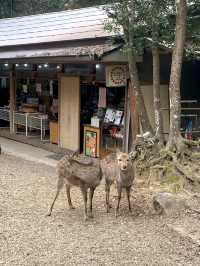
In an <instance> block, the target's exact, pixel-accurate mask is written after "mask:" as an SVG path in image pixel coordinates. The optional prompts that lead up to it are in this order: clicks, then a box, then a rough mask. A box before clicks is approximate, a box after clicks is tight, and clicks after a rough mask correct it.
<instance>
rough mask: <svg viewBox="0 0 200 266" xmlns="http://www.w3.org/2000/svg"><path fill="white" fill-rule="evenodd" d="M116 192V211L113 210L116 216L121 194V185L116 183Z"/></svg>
mask: <svg viewBox="0 0 200 266" xmlns="http://www.w3.org/2000/svg"><path fill="white" fill-rule="evenodd" d="M117 192H118V199H117V207H116V211H115V216H116V217H117V216H118V213H119V204H120V201H121V195H122V187H121V186H120V185H117Z"/></svg>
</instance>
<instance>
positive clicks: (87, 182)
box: [48, 155, 102, 220]
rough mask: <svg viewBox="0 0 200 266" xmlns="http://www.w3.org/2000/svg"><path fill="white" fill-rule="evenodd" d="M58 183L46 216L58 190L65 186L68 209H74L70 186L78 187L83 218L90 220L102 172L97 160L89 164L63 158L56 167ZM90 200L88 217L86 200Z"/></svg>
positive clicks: (68, 157) (70, 158) (71, 157)
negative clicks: (82, 205)
mask: <svg viewBox="0 0 200 266" xmlns="http://www.w3.org/2000/svg"><path fill="white" fill-rule="evenodd" d="M57 172H58V182H57V191H56V195H55V198H54V200H53V203H52V205H51V207H50V210H49V213H48V216H50V215H51V213H52V210H53V206H54V204H55V201H56V199H57V197H58V195H59V193H60V190H61V189H62V188H63V186H64V185H66V192H67V199H68V203H69V208H70V209H74V207H73V205H72V201H71V196H70V189H71V187H72V186H78V187H80V189H81V192H82V195H83V200H84V206H85V211H84V217H85V220H87V219H88V218H89V217H90V218H92V217H93V215H92V200H93V195H94V191H95V189H96V187H97V186H98V185H99V184H100V182H101V179H102V172H101V167H100V163H99V161H98V160H95V161H94V160H91V161H90V162H87V163H86V162H85V163H83V162H80V161H78V160H77V159H75V158H74V155H72V156H65V157H63V158H62V159H61V160H60V161H59V163H58V166H57ZM88 189H89V190H90V192H89V200H90V206H89V207H90V214H89V215H88V210H87V198H88Z"/></svg>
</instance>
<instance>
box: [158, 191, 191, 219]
mask: <svg viewBox="0 0 200 266" xmlns="http://www.w3.org/2000/svg"><path fill="white" fill-rule="evenodd" d="M153 207H154V209H155V211H156V212H157V213H158V214H166V215H172V214H177V213H179V212H181V211H183V210H185V209H187V204H186V200H185V199H184V198H180V197H178V196H176V195H173V194H172V193H168V192H159V193H158V194H157V195H155V196H154V197H153Z"/></svg>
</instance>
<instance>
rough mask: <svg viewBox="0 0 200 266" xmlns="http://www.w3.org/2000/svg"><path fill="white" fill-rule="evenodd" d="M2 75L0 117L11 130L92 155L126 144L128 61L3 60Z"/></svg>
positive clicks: (96, 155)
mask: <svg viewBox="0 0 200 266" xmlns="http://www.w3.org/2000/svg"><path fill="white" fill-rule="evenodd" d="M1 75H2V76H1V80H0V94H1V95H2V92H3V93H4V94H5V92H6V93H7V97H5V96H3V99H4V101H2V103H1V106H0V121H1V123H2V127H6V126H9V127H10V131H12V133H14V134H23V135H25V137H29V138H40V139H41V141H49V142H50V143H53V144H57V145H58V146H60V147H62V148H65V149H69V150H75V151H76V150H79V151H81V152H83V151H84V153H85V154H87V155H89V156H95V157H98V156H100V155H101V154H102V153H104V152H107V151H112V150H115V149H116V148H119V149H123V148H124V146H123V145H124V141H125V140H124V136H125V135H124V132H125V112H126V101H127V100H126V97H127V67H126V64H124V63H122V64H119V63H118V64H117V63H102V62H99V63H93V62H90V63H81V62H80V63H67V64H59V63H57V64H50V63H45V64H42V63H39V64H31V63H15V64H8V63H4V64H1ZM12 77H13V80H12ZM12 85H13V88H11V87H12ZM9 92H10V93H9ZM1 99H2V98H1ZM12 106H13V108H12V110H11V107H12ZM3 121H4V122H3Z"/></svg>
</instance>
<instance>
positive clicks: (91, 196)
mask: <svg viewBox="0 0 200 266" xmlns="http://www.w3.org/2000/svg"><path fill="white" fill-rule="evenodd" d="M94 190H95V188H90V218H93V214H92V200H93V196H94Z"/></svg>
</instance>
